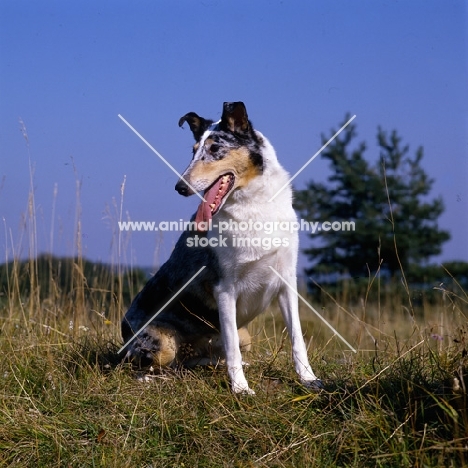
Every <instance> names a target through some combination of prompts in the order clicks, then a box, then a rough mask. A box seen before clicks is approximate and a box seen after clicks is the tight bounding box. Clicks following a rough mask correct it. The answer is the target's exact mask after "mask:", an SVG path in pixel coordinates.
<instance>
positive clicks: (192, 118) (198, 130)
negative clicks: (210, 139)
mask: <svg viewBox="0 0 468 468" xmlns="http://www.w3.org/2000/svg"><path fill="white" fill-rule="evenodd" d="M184 122H187V123H188V124H189V127H190V130H192V133H193V137H194V138H195V141H199V140H200V138H201V137H202V135H203V134H204V133H205V131H206V130H207V129H208V127H209V126H210V125H211V124H212V123H213V121H212V120H207V119H204V118H203V117H200V116H198V115H197V114H195V112H189V113H188V114H185V115H184V116H183V117H181V118H180V119H179V127H182V125H184Z"/></svg>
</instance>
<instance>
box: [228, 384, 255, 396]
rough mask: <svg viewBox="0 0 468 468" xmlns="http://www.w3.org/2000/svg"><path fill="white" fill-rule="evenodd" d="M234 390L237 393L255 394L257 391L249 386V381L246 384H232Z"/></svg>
mask: <svg viewBox="0 0 468 468" xmlns="http://www.w3.org/2000/svg"><path fill="white" fill-rule="evenodd" d="M232 392H233V393H236V394H237V395H255V392H254V391H253V390H252V389H251V388H250V387H249V386H248V384H247V382H246V383H245V384H236V383H233V384H232Z"/></svg>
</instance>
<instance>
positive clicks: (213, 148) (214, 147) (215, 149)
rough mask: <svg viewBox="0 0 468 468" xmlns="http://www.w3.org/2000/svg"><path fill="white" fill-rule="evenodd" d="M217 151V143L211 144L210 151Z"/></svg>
mask: <svg viewBox="0 0 468 468" xmlns="http://www.w3.org/2000/svg"><path fill="white" fill-rule="evenodd" d="M218 151H219V145H211V146H210V153H217V152H218Z"/></svg>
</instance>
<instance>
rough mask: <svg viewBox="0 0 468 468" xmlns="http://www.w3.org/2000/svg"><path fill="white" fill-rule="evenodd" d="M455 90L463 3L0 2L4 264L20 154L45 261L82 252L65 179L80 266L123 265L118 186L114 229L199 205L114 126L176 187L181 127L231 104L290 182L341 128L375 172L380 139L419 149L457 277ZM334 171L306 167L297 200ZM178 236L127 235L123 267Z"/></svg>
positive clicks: (463, 142)
mask: <svg viewBox="0 0 468 468" xmlns="http://www.w3.org/2000/svg"><path fill="white" fill-rule="evenodd" d="M467 83H468V73H467V8H466V3H465V2H463V1H451V0H444V1H428V0H424V1H411V2H397V1H378V0H372V1H349V0H347V1H317V2H311V1H288V2H286V1H281V2H278V1H255V2H254V1H236V2H229V1H216V0H203V1H196V0H190V1H188V0H186V1H154V0H153V1H146V0H140V1H137V2H130V1H125V2H124V1H119V0H111V1H102V0H97V1H79V2H78V1H77V2H63V1H41V2H36V1H23V0H3V1H2V2H1V3H0V216H1V218H2V219H1V221H2V224H3V226H2V227H1V229H0V253H1V255H3V254H4V253H5V254H7V255H8V256H9V257H10V258H11V256H12V255H13V253H18V254H21V255H27V253H28V244H29V241H28V239H27V232H25V233H24V234H23V238H22V234H21V233H22V232H23V231H24V229H23V228H22V227H21V226H22V225H23V224H24V223H23V221H22V220H23V219H24V218H25V217H27V205H28V193H29V169H28V156H30V159H31V161H32V163H33V166H34V193H35V202H36V220H37V245H38V250H39V251H41V252H42V251H46V250H52V251H53V252H54V253H56V254H58V255H72V254H74V253H75V252H76V241H75V239H74V232H76V229H75V223H76V221H75V219H76V216H77V215H76V213H77V203H76V201H77V189H76V186H77V181H79V182H80V186H81V188H80V195H79V202H80V203H79V217H80V219H81V223H82V235H81V240H82V248H83V254H84V255H85V256H86V257H89V258H91V259H95V260H98V259H100V260H102V261H105V262H109V261H114V262H115V261H116V260H117V258H116V255H117V254H116V250H115V249H116V245H117V235H116V229H117V225H116V224H117V220H118V212H119V209H120V204H121V184H122V181H123V180H124V177H126V179H125V180H126V184H125V191H124V197H123V205H122V206H123V211H124V217H126V216H127V215H126V213H128V215H129V216H130V218H131V219H133V220H154V221H162V220H179V219H188V218H189V217H190V215H191V214H192V213H193V212H194V211H195V209H196V206H197V204H198V198H196V197H192V198H190V199H186V198H183V197H181V196H180V195H178V194H177V192H176V191H175V190H174V185H175V183H176V176H175V175H174V174H173V173H172V172H171V171H170V170H169V169H168V168H167V167H166V166H165V165H164V164H163V163H162V162H161V161H160V160H158V159H157V157H156V156H155V155H154V154H153V153H152V152H151V151H150V150H149V149H148V148H147V147H146V146H145V145H144V144H143V143H142V142H141V141H140V140H139V139H138V138H137V137H136V136H135V135H134V134H133V133H132V132H131V131H130V130H129V129H128V128H127V127H126V126H125V125H124V124H123V123H122V121H121V120H120V119H119V118H118V117H117V115H118V114H122V116H123V117H125V118H126V119H127V120H128V121H129V122H130V123H131V124H132V125H133V126H134V127H135V128H136V129H137V130H138V131H139V132H140V133H141V134H142V135H143V136H144V137H145V138H146V139H147V140H148V141H149V142H150V143H151V144H152V145H153V146H154V147H155V148H156V149H157V150H158V151H160V152H161V153H162V154H163V155H164V157H166V158H167V159H168V160H169V161H170V162H171V164H172V165H173V166H174V167H175V168H177V169H178V170H179V171H182V170H183V169H185V167H186V166H187V164H188V162H189V160H190V157H191V145H192V136H191V134H190V132H189V130H188V129H184V130H181V129H180V128H179V127H178V126H177V122H178V119H179V117H181V116H182V115H184V114H185V113H187V112H189V111H195V112H197V113H198V114H200V115H202V116H204V117H210V118H213V119H217V118H219V116H220V114H221V109H222V103H223V102H224V101H238V100H241V101H244V102H245V103H246V106H247V110H248V112H249V117H250V118H251V120H252V121H253V123H254V126H255V127H256V128H258V129H259V130H261V131H262V132H263V133H264V134H265V135H266V136H267V137H268V138H269V139H270V141H271V142H272V143H273V145H274V146H275V148H276V150H277V153H278V157H279V159H280V161H281V162H282V164H283V166H284V167H285V168H286V169H287V170H288V171H289V172H290V173H294V172H296V170H297V169H299V168H300V167H301V166H302V164H303V163H304V162H305V161H306V160H307V159H308V158H310V157H311V156H312V155H313V154H314V153H315V152H316V151H317V149H318V148H319V147H320V146H321V138H320V136H321V134H326V135H330V131H331V128H335V129H336V128H338V126H339V124H340V123H341V122H342V121H343V119H344V116H345V114H346V113H351V114H356V115H357V118H356V120H355V123H356V125H357V128H358V133H359V140H365V141H367V142H368V144H369V151H368V153H367V155H366V157H367V158H368V159H369V160H375V159H376V158H377V157H378V154H377V151H376V147H375V140H376V129H377V127H378V126H379V125H380V126H382V127H383V128H384V129H386V130H389V131H390V130H392V129H396V130H397V131H398V132H399V134H400V135H401V136H402V137H403V139H404V142H405V143H408V144H409V145H410V147H411V149H412V150H416V148H417V147H418V146H419V145H422V146H423V147H424V149H425V157H424V159H423V166H424V168H425V169H426V171H427V172H428V174H429V175H430V176H431V177H432V178H434V179H435V183H434V187H433V191H432V195H433V196H437V195H442V197H443V199H444V202H445V206H446V211H445V213H444V215H443V216H442V217H441V219H440V226H441V227H442V228H444V229H448V230H449V231H450V232H451V234H452V240H451V241H450V242H449V243H447V244H446V245H445V247H444V252H443V255H442V256H440V257H438V258H437V259H436V260H439V261H440V260H453V259H459V260H465V261H468V243H467V241H466V240H467V239H468V184H467V181H468V154H467V153H468V150H467V148H468V138H467V136H468V119H467V112H468V104H467V102H468V100H467V86H466V84H467ZM19 118H21V119H22V120H23V122H24V124H25V126H26V130H27V135H28V139H29V147H28V145H27V144H26V141H25V139H24V138H23V136H22V133H21V131H20V125H19ZM328 171H329V168H328V166H327V165H326V164H325V161H324V160H321V158H320V157H318V158H316V159H315V160H314V162H313V163H312V164H311V165H310V166H309V167H308V169H307V170H306V171H304V172H303V173H302V174H301V175H300V176H299V177H298V178H297V179H296V180H295V182H294V184H295V187H297V188H303V187H305V183H306V181H308V180H310V179H314V180H316V181H325V180H326V178H327V176H328V174H329V172H328ZM55 186H56V187H57V193H56V195H54V187H55ZM52 233H53V236H52V235H51V234H52ZM176 236H177V234H172V235H171V234H164V235H162V234H157V235H156V234H155V233H152V234H150V233H134V234H133V235H132V236H131V238H130V239H123V240H122V242H123V244H122V245H125V249H123V252H124V253H122V260H125V261H130V260H131V261H132V262H133V263H136V264H140V265H145V266H151V265H153V266H154V265H157V264H159V263H161V262H162V261H164V260H165V259H166V258H167V257H168V255H169V253H170V251H171V249H172V247H173V245H174V242H175V240H176ZM52 238H53V245H51V239H52ZM302 240H303V247H305V246H306V245H307V242H308V241H307V240H306V239H302ZM2 260H3V259H2ZM301 265H302V266H304V265H305V260H304V259H303V258H302V259H301Z"/></svg>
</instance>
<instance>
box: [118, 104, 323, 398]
mask: <svg viewBox="0 0 468 468" xmlns="http://www.w3.org/2000/svg"><path fill="white" fill-rule="evenodd" d="M184 123H187V124H188V125H189V127H190V130H191V132H192V133H193V136H194V138H195V144H194V146H193V158H192V161H191V162H190V165H189V166H188V168H187V169H186V170H185V172H184V173H183V174H182V177H181V178H180V180H179V181H178V182H177V184H176V186H175V189H176V190H177V192H178V193H179V194H181V195H183V196H190V195H193V194H194V193H196V192H203V193H204V200H203V201H202V203H201V204H200V206H199V207H198V209H197V212H196V214H195V215H194V216H193V217H192V219H191V221H192V225H193V226H195V228H196V229H187V230H186V231H184V233H183V234H182V235H181V237H180V238H179V240H178V242H177V243H176V246H175V248H174V250H173V252H172V255H171V256H170V258H169V260H168V261H167V262H166V263H165V264H163V265H162V266H161V268H160V269H159V270H158V271H157V273H156V274H155V275H154V276H153V277H152V278H151V279H150V280H149V281H148V283H147V284H146V285H145V286H144V288H143V290H142V291H141V292H140V293H139V294H138V295H137V296H136V297H135V299H134V300H133V302H132V304H131V306H130V308H129V309H128V311H127V313H126V314H125V316H124V318H123V320H122V337H123V339H124V343H125V345H124V346H125V349H127V353H126V359H127V360H129V361H131V362H133V363H134V364H135V365H137V366H139V367H140V368H147V367H150V366H152V367H153V368H155V367H165V366H169V367H175V366H178V365H183V366H189V367H190V366H193V365H197V364H201V365H203V364H209V363H215V362H218V361H219V360H221V359H223V360H225V363H226V366H227V371H228V375H229V378H230V382H231V388H232V391H233V392H234V393H246V394H254V391H253V390H252V389H251V388H250V387H249V385H248V383H247V380H246V378H245V375H244V371H243V367H242V364H243V361H242V354H241V352H242V351H245V350H248V349H249V348H250V336H249V334H248V332H247V330H246V328H245V327H246V326H247V324H248V323H249V322H251V321H252V320H253V319H254V318H255V317H257V316H258V315H259V314H260V313H261V312H263V311H264V310H265V309H266V308H267V307H268V305H269V304H270V302H271V301H272V299H274V298H275V297H276V298H278V303H279V306H280V309H281V312H282V315H283V318H284V321H285V323H286V327H287V330H288V332H289V335H290V338H291V341H292V356H293V360H294V366H295V370H296V372H297V374H298V375H299V378H300V380H301V382H302V383H303V384H304V385H305V386H307V387H309V388H311V389H313V390H319V389H321V388H323V385H322V382H321V381H320V380H319V379H318V378H317V377H316V375H315V374H314V372H313V371H312V368H311V366H310V364H309V361H308V357H307V350H306V347H305V343H304V339H303V336H302V331H301V325H300V322H299V312H298V298H297V295H296V292H295V288H296V287H297V280H296V264H297V255H298V234H297V231H295V232H293V233H291V232H289V231H288V232H285V231H282V230H279V225H280V223H285V222H286V223H288V222H290V223H292V222H296V220H297V218H296V214H295V212H294V210H293V208H292V190H291V187H290V185H289V182H288V181H289V176H288V174H287V172H286V171H285V170H284V169H283V168H282V167H281V165H280V164H279V163H278V160H277V158H276V154H275V150H274V149H273V147H272V145H271V144H270V142H269V141H268V140H267V138H265V137H264V136H263V135H262V134H261V133H260V132H259V131H257V130H254V128H253V126H252V123H251V122H250V121H249V118H248V115H247V110H246V108H245V105H244V103H242V102H230V103H227V102H226V103H224V106H223V112H222V116H221V120H219V121H218V122H214V121H213V120H208V119H204V118H202V117H200V116H198V115H197V114H196V113H194V112H189V113H188V114H185V115H184V116H183V117H181V119H180V120H179V126H180V127H182V126H183V125H184ZM282 188H283V190H281V189H282ZM274 196H276V198H275V199H274V201H270V198H272V197H274ZM242 222H243V223H244V224H241V223H242ZM249 223H250V224H249ZM259 223H260V224H261V223H265V225H267V223H269V224H268V226H273V229H270V230H268V231H266V230H262V229H261V228H259V226H260V224H259ZM246 225H248V226H250V228H249V229H242V230H241V229H240V227H241V226H242V227H243V228H245V227H246ZM260 227H261V226H260ZM267 232H268V233H267ZM202 267H205V268H203V270H202V271H201V272H200V269H201V268H202ZM197 273H198V275H197ZM195 275H197V276H196V277H195V278H194V279H193V280H192V281H191V282H189V283H188V284H187V282H188V280H189V279H191V278H193V276H195ZM184 286H185V287H184ZM183 287H184V288H183ZM182 288H183V289H182ZM181 289H182V290H181ZM175 294H177V296H176V297H175V298H174V295H175ZM169 301H170V302H169ZM161 309H162V310H161ZM158 312H160V313H159V314H157V316H156V317H155V318H154V319H152V317H153V316H154V314H156V313H158ZM149 321H150V323H148V322H149ZM145 324H147V325H146V326H145V327H144V325H145ZM143 327H144V328H143ZM140 328H143V330H142V331H139V330H140Z"/></svg>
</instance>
